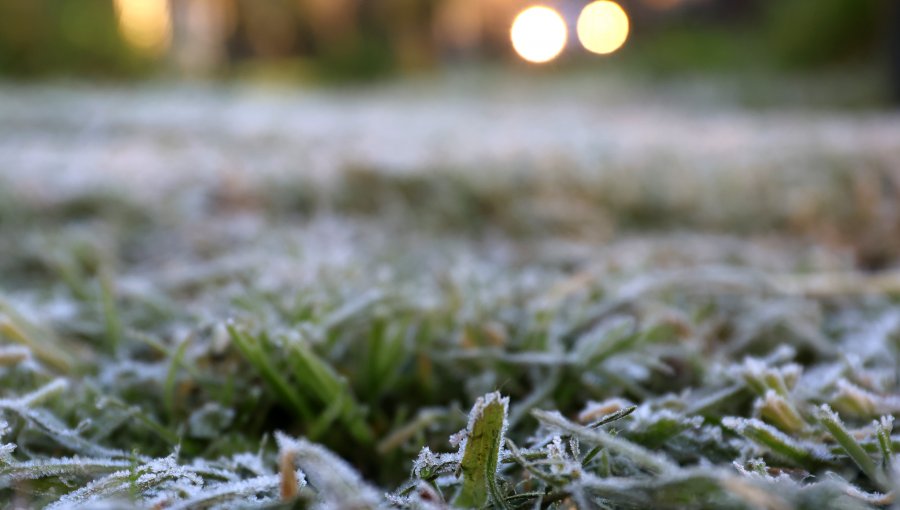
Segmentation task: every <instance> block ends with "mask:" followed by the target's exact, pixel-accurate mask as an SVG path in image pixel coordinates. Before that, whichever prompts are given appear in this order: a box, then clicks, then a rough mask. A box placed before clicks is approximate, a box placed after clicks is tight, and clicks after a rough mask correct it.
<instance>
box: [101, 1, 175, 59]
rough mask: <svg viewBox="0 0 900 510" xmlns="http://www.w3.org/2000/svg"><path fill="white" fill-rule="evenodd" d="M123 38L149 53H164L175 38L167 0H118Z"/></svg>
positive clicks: (118, 12) (117, 7)
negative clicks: (173, 37)
mask: <svg viewBox="0 0 900 510" xmlns="http://www.w3.org/2000/svg"><path fill="white" fill-rule="evenodd" d="M115 6H116V15H117V16H118V20H119V30H120V31H121V33H122V37H124V38H125V40H126V41H128V43H129V44H131V45H132V46H134V47H135V48H137V49H139V50H141V51H144V52H146V53H149V54H153V55H159V54H162V53H163V52H164V51H165V50H166V49H167V48H168V47H169V44H170V42H171V39H172V21H171V17H170V14H169V2H168V0H115Z"/></svg>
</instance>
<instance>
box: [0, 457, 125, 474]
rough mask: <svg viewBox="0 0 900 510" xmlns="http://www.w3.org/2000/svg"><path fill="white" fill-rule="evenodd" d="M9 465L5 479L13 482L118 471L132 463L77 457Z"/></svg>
mask: <svg viewBox="0 0 900 510" xmlns="http://www.w3.org/2000/svg"><path fill="white" fill-rule="evenodd" d="M0 458H2V455H0ZM10 460H11V459H10ZM9 464H10V465H9V466H7V467H6V468H5V469H4V471H5V472H6V474H5V475H3V477H8V478H9V479H11V480H34V479H38V478H49V477H54V476H60V475H66V474H76V473H79V474H81V473H92V472H97V471H116V470H121V469H123V468H127V467H128V466H130V465H131V462H130V461H128V460H115V459H90V458H81V457H78V456H75V457H63V458H58V459H38V460H26V461H23V462H10V463H9ZM0 479H2V477H0Z"/></svg>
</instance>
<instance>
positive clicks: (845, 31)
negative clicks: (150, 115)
mask: <svg viewBox="0 0 900 510" xmlns="http://www.w3.org/2000/svg"><path fill="white" fill-rule="evenodd" d="M617 2H618V3H616V4H612V3H611V2H597V4H606V5H593V6H592V7H593V9H588V8H586V6H587V4H588V3H589V2H587V1H585V0H566V1H563V0H550V1H546V2H542V3H541V5H542V6H543V8H542V9H538V10H537V11H539V12H537V11H536V10H535V9H532V12H530V13H529V14H530V15H523V13H524V12H525V11H527V10H528V9H529V8H530V7H534V6H535V4H536V3H535V2H531V1H529V0H381V1H367V0H89V1H84V0H0V75H3V76H7V77H15V78H35V77H47V76H88V77H92V78H98V77H99V78H106V79H132V78H146V77H159V76H168V77H172V76H178V77H204V78H235V77H238V78H240V77H250V78H263V79H278V80H289V81H290V80H296V81H298V82H307V83H317V82H354V81H361V80H372V79H379V78H384V77H393V76H400V75H408V74H419V73H428V72H433V71H435V70H441V69H447V68H454V67H457V66H474V67H478V66H521V65H532V66H534V65H536V63H538V64H543V65H539V67H541V68H542V69H552V70H555V71H560V70H563V69H571V68H598V69H603V70H608V69H609V68H611V67H615V68H616V69H618V70H625V71H628V72H635V73H648V74H650V75H652V76H661V77H665V76H668V75H672V74H676V75H677V74H680V73H747V74H753V75H755V76H759V75H761V74H767V73H775V74H781V75H784V74H808V73H823V72H828V73H832V75H835V76H838V77H840V76H841V75H842V74H843V75H844V78H846V76H847V75H851V74H852V75H853V76H855V77H857V78H859V79H860V80H865V81H866V82H867V83H868V84H869V85H868V89H867V90H868V91H869V93H870V94H871V96H872V97H871V98H872V99H873V100H876V101H883V102H887V101H889V100H891V99H893V100H895V101H896V100H898V99H900V70H898V69H900V49H898V47H900V37H897V36H896V34H897V33H900V21H898V18H900V13H898V12H900V9H897V8H896V7H895V6H894V4H896V3H897V2H893V1H891V0H617ZM609 4H612V5H609ZM597 7H600V8H597ZM560 18H561V20H560ZM517 20H518V21H519V22H520V23H519V25H520V26H519V27H518V29H517V30H513V26H514V25H515V24H516V22H517ZM560 21H562V24H560V23H559V22H560ZM592 30H593V31H594V32H595V33H593V34H592V33H591V31H592ZM892 34H893V35H894V37H893V38H892ZM517 38H518V41H516V39H517ZM529 62H530V64H529Z"/></svg>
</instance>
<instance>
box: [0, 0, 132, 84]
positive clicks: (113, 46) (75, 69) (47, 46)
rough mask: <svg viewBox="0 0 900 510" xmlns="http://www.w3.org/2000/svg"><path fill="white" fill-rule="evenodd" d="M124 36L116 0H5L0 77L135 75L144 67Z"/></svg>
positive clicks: (0, 19)
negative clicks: (79, 74) (119, 30)
mask: <svg viewBox="0 0 900 510" xmlns="http://www.w3.org/2000/svg"><path fill="white" fill-rule="evenodd" d="M145 64H146V62H145V61H142V59H140V58H139V57H138V56H137V55H135V54H134V53H133V52H132V51H130V49H129V48H128V46H127V45H126V44H125V42H124V41H123V40H122V38H121V36H120V35H119V32H118V29H117V25H116V15H115V10H114V8H113V3H112V1H103V0H93V1H90V2H84V1H82V0H0V73H2V74H9V75H18V76H34V75H44V74H54V73H87V74H92V75H123V74H133V73H135V72H137V71H140V70H142V69H144V68H145Z"/></svg>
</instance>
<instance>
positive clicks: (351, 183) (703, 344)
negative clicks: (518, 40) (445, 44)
mask: <svg viewBox="0 0 900 510" xmlns="http://www.w3.org/2000/svg"><path fill="white" fill-rule="evenodd" d="M804 90H805V89H804ZM815 90H816V89H810V91H809V93H803V92H802V91H798V90H794V91H793V92H792V94H797V95H801V96H804V97H807V98H810V101H811V102H815ZM756 97H757V96H756V95H755V93H751V92H748V91H747V90H746V88H742V87H741V86H739V85H738V84H731V85H728V84H727V83H722V82H716V83H709V82H705V81H683V82H678V83H669V84H667V85H665V86H664V85H662V84H659V83H644V82H631V81H628V80H625V79H617V78H615V77H597V76H589V75H575V76H568V77H565V78H558V77H556V78H554V77H550V76H538V77H534V76H530V77H523V76H515V75H513V76H509V75H502V74H497V75H489V76H484V75H474V76H468V75H467V76H463V77H459V78H441V79H437V78H430V79H422V80H419V81H409V82H403V83H395V84H386V85H382V86H378V87H374V88H367V89H353V88H346V89H338V90H334V91H323V90H320V91H297V90H289V89H287V88H259V87H257V88H253V87H250V86H246V85H243V86H226V85H219V86H213V85H208V84H195V85H180V86H173V85H167V84H155V85H154V84H145V85H142V86H140V87H136V88H126V87H124V86H111V85H109V86H98V87H88V86H86V85H77V84H68V85H66V86H62V85H59V84H57V85H44V86H31V87H25V86H21V85H12V84H6V85H2V87H0V119H2V121H0V392H2V393H0V503H2V504H3V506H7V505H8V506H9V507H11V508H30V507H39V506H46V505H49V506H50V507H52V508H117V507H122V506H134V507H139V508H155V509H170V508H249V507H263V508H306V507H314V508H335V509H348V508H358V509H363V508H389V507H393V508H421V509H426V508H428V509H431V508H444V507H451V506H454V507H472V508H484V507H490V508H560V509H562V508H574V507H577V508H616V509H620V508H735V509H744V508H747V509H756V508H763V509H773V510H781V509H791V508H815V509H824V508H878V507H888V506H891V505H893V504H894V490H895V487H896V486H897V485H898V484H900V475H898V471H897V470H898V469H900V468H898V467H895V463H894V459H895V454H894V451H895V449H898V448H900V435H895V434H893V433H892V426H893V416H894V415H896V414H897V413H900V391H898V389H900V381H898V377H900V299H898V298H900V269H898V265H897V262H898V260H900V117H898V116H897V115H896V114H892V113H885V112H879V111H868V110H847V109H838V108H823V107H822V106H821V105H819V104H817V105H815V107H813V106H812V105H806V106H804V105H803V104H802V103H798V101H796V100H795V99H796V97H795V96H792V97H791V100H790V102H789V103H785V102H783V101H777V100H773V101H771V102H769V103H765V104H760V102H759V101H757V100H756V99H755V98H756ZM748 104H753V105H754V106H753V107H752V108H751V107H750V106H748ZM785 104H790V105H791V106H785Z"/></svg>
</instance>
